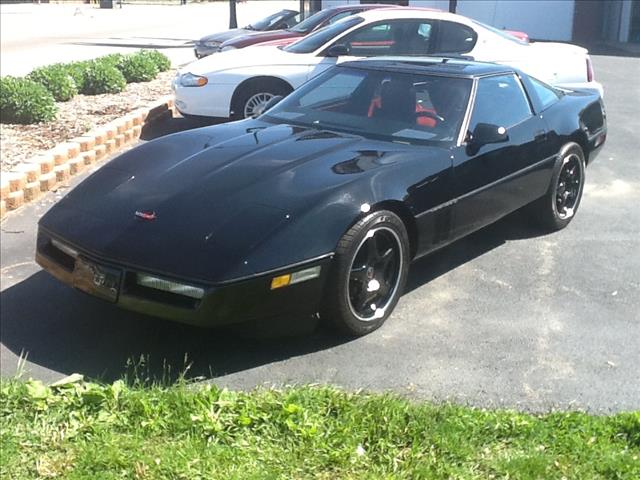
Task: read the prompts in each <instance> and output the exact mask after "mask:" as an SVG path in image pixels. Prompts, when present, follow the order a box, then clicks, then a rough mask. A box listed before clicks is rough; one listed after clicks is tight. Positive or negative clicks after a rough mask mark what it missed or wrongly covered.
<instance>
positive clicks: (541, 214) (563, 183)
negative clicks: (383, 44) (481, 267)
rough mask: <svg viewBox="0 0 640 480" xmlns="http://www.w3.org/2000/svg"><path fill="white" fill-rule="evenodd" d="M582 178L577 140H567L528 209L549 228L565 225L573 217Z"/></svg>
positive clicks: (582, 162)
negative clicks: (546, 184)
mask: <svg viewBox="0 0 640 480" xmlns="http://www.w3.org/2000/svg"><path fill="white" fill-rule="evenodd" d="M584 182H585V160H584V153H583V152H582V148H580V145H578V144H577V143H568V144H567V145H565V146H564V147H563V148H562V150H561V151H560V152H559V154H558V158H557V160H556V164H555V168H554V173H553V177H552V179H551V184H550V185H549V189H548V190H547V193H545V195H543V196H542V197H541V198H539V199H538V200H536V201H535V202H533V203H532V204H531V205H530V206H529V211H530V212H531V213H532V214H533V215H534V216H535V217H536V218H537V219H538V221H539V223H540V224H541V226H542V227H543V228H544V229H545V230H548V231H556V230H561V229H563V228H565V227H566V226H567V225H569V223H570V222H571V220H572V219H573V218H574V217H575V215H576V212H577V211H578V207H579V206H580V201H581V200H582V191H583V190H584Z"/></svg>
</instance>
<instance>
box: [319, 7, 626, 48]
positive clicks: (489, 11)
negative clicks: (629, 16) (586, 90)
mask: <svg viewBox="0 0 640 480" xmlns="http://www.w3.org/2000/svg"><path fill="white" fill-rule="evenodd" d="M347 3H351V4H354V3H356V4H357V3H360V2H359V1H358V0H324V1H323V3H322V6H323V8H327V7H330V6H335V5H344V4H347ZM629 3H630V2H629ZM409 5H410V6H412V7H427V8H438V9H440V10H444V11H448V10H449V0H410V1H409ZM574 6H575V0H458V4H457V9H456V11H457V13H459V14H460V15H465V16H467V17H471V18H474V19H476V20H479V21H481V22H484V23H487V24H489V25H493V26H494V27H497V28H506V29H508V30H520V31H522V32H525V33H527V34H528V35H529V37H531V38H535V39H539V40H560V41H570V40H571V34H572V31H573V11H574Z"/></svg>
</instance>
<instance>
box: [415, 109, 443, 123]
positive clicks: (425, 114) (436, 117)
mask: <svg viewBox="0 0 640 480" xmlns="http://www.w3.org/2000/svg"><path fill="white" fill-rule="evenodd" d="M416 117H429V118H433V119H434V120H437V121H438V122H446V120H445V119H444V117H441V116H440V115H438V114H437V113H436V112H432V111H431V110H420V111H419V112H416Z"/></svg>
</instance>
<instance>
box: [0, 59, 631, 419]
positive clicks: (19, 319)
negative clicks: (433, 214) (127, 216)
mask: <svg viewBox="0 0 640 480" xmlns="http://www.w3.org/2000/svg"><path fill="white" fill-rule="evenodd" d="M594 64H595V68H596V76H597V78H598V79H599V80H600V81H601V82H602V83H603V84H604V86H605V92H606V93H605V101H606V105H607V112H608V122H609V136H608V140H607V145H606V147H605V149H604V151H603V152H602V153H601V155H600V156H599V157H598V159H597V161H596V162H595V163H594V164H593V165H591V166H590V167H589V169H588V171H587V186H586V189H585V195H584V198H583V202H582V205H581V207H580V211H579V213H578V215H577V217H576V219H575V220H574V221H573V223H572V224H571V225H570V226H569V228H567V229H566V230H564V231H562V232H558V233H555V234H551V235H541V234H540V233H539V232H538V231H537V230H536V229H535V228H534V227H533V226H532V225H531V224H530V222H529V221H528V219H527V218H526V217H524V216H522V215H519V214H514V215H511V216H509V217H507V218H505V219H503V220H502V221H500V222H498V223H497V224H495V225H493V226H491V227H488V228H486V229H484V230H482V231H480V232H477V233H475V234H474V235H472V236H470V237H468V238H466V239H464V240H461V241H459V242H457V243H455V244H453V245H451V246H450V247H447V248H446V249H445V250H443V251H441V252H439V253H436V254H434V255H432V256H430V257H427V258H425V259H422V260H421V261H419V262H417V263H415V264H414V265H413V267H412V270H411V274H410V278H409V284H408V287H407V291H406V292H405V294H404V296H403V298H402V299H401V301H400V303H399V305H398V307H397V309H396V311H395V312H394V314H393V315H392V317H391V318H390V319H389V321H388V322H387V323H386V324H385V326H384V327H383V328H381V329H380V330H378V331H376V332H374V333H373V334H371V335H369V336H367V337H364V338H360V339H357V340H352V341H345V340H344V339H340V338H336V337H334V336H333V335H332V334H331V333H330V332H328V331H326V330H324V329H323V328H316V325H315V324H314V322H313V321H312V320H309V319H296V320H286V321H285V320H283V321H282V322H279V324H278V325H272V324H262V325H252V326H251V327H243V328H238V329H234V330H200V329H196V328H191V327H186V326H182V325H177V324H172V323H168V322H164V321H161V320H158V319H154V318H149V317H144V316H140V315H136V314H132V313H129V312H125V311H122V310H119V309H117V308H115V307H114V306H112V305H109V304H105V303H103V302H101V301H99V300H97V299H93V298H91V297H88V296H86V295H84V294H82V293H79V292H76V291H74V290H72V289H70V288H68V287H66V286H64V285H62V284H61V283H59V282H58V281H56V280H54V279H53V278H52V277H50V276H49V275H48V274H46V273H44V272H42V271H40V269H39V268H38V266H37V265H36V264H35V263H34V261H33V255H34V245H35V233H36V230H35V221H36V218H37V217H38V216H39V215H41V214H42V213H44V212H45V211H46V209H47V208H48V207H49V206H50V205H51V204H52V203H53V202H54V201H55V200H56V196H58V197H59V196H60V195H62V194H63V193H64V192H58V193H57V194H51V195H49V196H46V197H44V198H43V199H42V200H41V201H40V202H38V203H36V204H33V205H29V206H27V207H25V208H23V209H22V210H20V211H19V212H17V213H15V214H11V215H9V216H8V218H7V219H6V220H5V221H3V222H2V236H1V240H2V292H1V294H0V306H1V317H0V318H1V319H0V327H1V328H0V339H1V346H0V360H1V374H2V375H3V376H11V375H14V374H15V373H16V369H17V368H18V364H19V362H20V356H23V357H24V356H26V357H27V360H26V362H25V363H24V366H23V372H24V373H23V374H24V375H25V376H32V377H34V378H40V379H43V380H46V381H50V380H55V379H58V378H60V377H63V376H65V375H68V374H71V373H74V372H78V373H82V374H85V375H87V376H89V377H94V378H101V379H104V380H113V379H116V378H119V377H121V376H122V375H123V374H125V373H127V372H128V371H129V370H130V369H131V366H130V364H131V362H133V363H136V362H137V363H140V362H141V363H142V365H141V366H140V368H139V371H142V372H143V373H144V374H149V375H152V376H160V375H161V374H162V373H163V372H164V371H166V370H167V369H169V368H170V369H171V372H170V373H171V374H175V373H176V372H178V371H180V370H181V369H182V368H183V365H184V361H185V358H187V361H188V362H190V363H191V365H192V366H191V368H190V369H189V371H188V372H187V376H188V377H190V378H193V377H201V378H203V379H206V380H210V381H214V382H215V383H217V384H219V385H223V386H228V387H231V388H252V387H254V386H256V385H273V384H275V385H282V384H293V383H295V384H304V383H331V384H336V385H340V386H343V387H345V388H349V389H359V388H363V389H370V390H376V391H386V390H392V391H396V392H400V393H403V394H407V395H410V396H413V397H416V398H423V399H430V400H437V401H439V400H452V401H456V402H463V403H469V404H473V405H482V406H508V407H514V408H521V409H526V410H536V411H539V410H548V409H552V408H561V409H586V410H589V411H592V412H612V411H621V410H630V409H639V408H640V373H639V372H640V368H639V365H640V347H639V346H640V253H639V252H640V208H639V206H640V162H638V155H637V148H638V145H640V128H639V127H640V120H639V119H638V112H640V84H638V83H637V82H635V79H637V78H638V77H640V58H628V57H611V56H596V57H594ZM634 82H635V83H634ZM256 331H258V332H260V333H258V334H255V333H254V332H256ZM274 331H275V332H276V333H277V334H278V335H285V336H281V337H278V336H276V338H267V337H269V336H270V335H269V334H270V333H273V332H274ZM141 358H142V361H141Z"/></svg>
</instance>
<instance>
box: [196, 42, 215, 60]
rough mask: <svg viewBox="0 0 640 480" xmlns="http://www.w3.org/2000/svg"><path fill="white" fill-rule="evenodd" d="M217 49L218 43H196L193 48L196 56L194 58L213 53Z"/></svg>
mask: <svg viewBox="0 0 640 480" xmlns="http://www.w3.org/2000/svg"><path fill="white" fill-rule="evenodd" d="M219 49H220V45H217V46H215V47H209V46H207V45H204V44H200V43H196V45H195V47H194V48H193V53H194V55H195V56H196V58H198V59H200V58H204V57H208V56H209V55H211V54H213V53H217V52H218V51H219Z"/></svg>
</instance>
